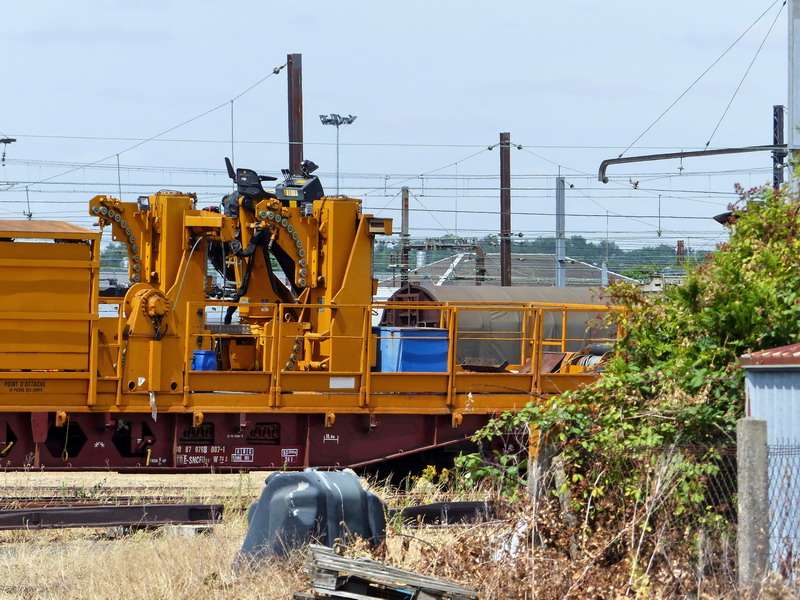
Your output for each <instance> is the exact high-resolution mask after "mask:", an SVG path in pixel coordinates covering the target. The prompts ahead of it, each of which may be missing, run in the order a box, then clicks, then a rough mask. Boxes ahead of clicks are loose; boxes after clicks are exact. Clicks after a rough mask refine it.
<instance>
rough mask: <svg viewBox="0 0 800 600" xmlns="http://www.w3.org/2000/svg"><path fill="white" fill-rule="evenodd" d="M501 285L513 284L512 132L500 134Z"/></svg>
mask: <svg viewBox="0 0 800 600" xmlns="http://www.w3.org/2000/svg"><path fill="white" fill-rule="evenodd" d="M500 285H502V286H510V285H511V134H510V133H508V132H505V133H501V134H500Z"/></svg>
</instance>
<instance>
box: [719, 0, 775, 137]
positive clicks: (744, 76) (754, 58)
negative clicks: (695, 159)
mask: <svg viewBox="0 0 800 600" xmlns="http://www.w3.org/2000/svg"><path fill="white" fill-rule="evenodd" d="M784 6H786V0H784V2H783V4H781V7H780V8H779V9H778V13H777V14H776V15H775V19H773V21H772V25H770V26H769V29H768V30H767V34H766V35H765V36H764V39H763V40H761V44H760V45H759V46H758V50H756V53H755V55H754V56H753V60H751V61H750V64H749V65H747V69H746V70H745V72H744V75H742V79H741V80H740V81H739V85H737V86H736V89H735V90H734V91H733V96H731V99H730V101H729V102H728V106H726V107H725V110H724V111H722V116H721V117H720V118H719V121H717V124H716V126H715V127H714V131H712V132H711V135H710V136H709V138H708V141H707V142H706V148H708V145H709V144H710V143H711V140H712V139H713V138H714V135H715V134H716V133H717V129H719V126H720V124H721V123H722V120H723V119H724V118H725V115H727V114H728V110H729V109H730V107H731V104H733V100H734V98H736V95H737V94H738V93H739V90H740V89H741V88H742V84H743V83H744V80H745V79H746V78H747V75H748V73H750V69H752V68H753V63H755V62H756V59H757V58H758V55H759V54H760V53H761V49H762V48H763V47H764V44H765V43H766V41H767V38H768V37H769V34H770V33H772V29H773V27H775V23H777V22H778V17H780V16H781V13H782V12H783V7H784Z"/></svg>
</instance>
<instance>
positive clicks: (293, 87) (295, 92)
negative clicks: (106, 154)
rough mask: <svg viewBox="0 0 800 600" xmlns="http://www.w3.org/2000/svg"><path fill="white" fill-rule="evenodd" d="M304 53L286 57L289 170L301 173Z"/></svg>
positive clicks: (293, 172)
mask: <svg viewBox="0 0 800 600" xmlns="http://www.w3.org/2000/svg"><path fill="white" fill-rule="evenodd" d="M302 56H303V55H302V54H289V55H287V57H286V65H287V72H286V76H287V78H288V80H289V86H288V87H289V172H290V173H292V174H293V175H299V174H300V163H301V162H303V57H302Z"/></svg>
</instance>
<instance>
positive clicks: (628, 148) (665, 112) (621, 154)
mask: <svg viewBox="0 0 800 600" xmlns="http://www.w3.org/2000/svg"><path fill="white" fill-rule="evenodd" d="M781 1H783V0H775V1H774V2H773V3H772V4H770V5H769V7H767V9H766V10H765V11H764V12H762V13H761V14H760V15H759V16H758V18H757V19H756V20H755V21H753V23H752V24H750V26H749V27H748V28H747V29H745V30H744V31H743V32H742V34H741V35H740V36H739V37H738V38H736V39H735V40H734V42H733V43H732V44H731V45H730V46H728V48H727V49H726V50H725V51H724V52H723V53H722V54H721V55H720V56H719V57H718V58H717V59H716V60H715V61H714V62H713V63H711V64H710V65H709V66H708V67H707V68H706V69H705V71H703V72H702V73H700V75H699V76H698V77H697V79H695V80H694V81H693V82H692V83H691V84H690V85H689V87H687V88H686V89H685V90H683V92H681V94H680V95H679V96H678V97H677V98H675V100H673V101H672V103H671V104H670V105H669V106H667V108H665V109H664V111H663V112H662V113H661V114H660V115H658V117H656V119H655V121H653V122H652V123H650V125H648V126H647V128H646V129H645V130H644V131H643V132H642V133H640V134H639V135H638V136H637V137H636V139H635V140H633V141H632V142H631V143H630V144H629V145H628V147H627V148H625V149H624V150H623V151H622V152H620V154H619V156H618V157H617V158H622V156H623V155H624V154H625V153H626V152H627V151H628V150H630V149H631V148H633V147H634V146H635V145H636V142H638V141H639V140H640V139H642V138H643V137H644V136H645V135H646V134H647V132H648V131H650V130H651V129H652V128H653V127H654V126H655V125H656V123H658V122H659V121H660V120H661V119H662V118H663V117H664V115H666V114H667V113H668V112H669V111H670V110H671V109H672V107H674V106H675V105H676V104H677V103H678V102H680V101H681V99H682V98H683V97H684V96H685V95H686V94H688V93H689V91H691V89H692V88H693V87H694V86H695V85H697V83H699V82H700V80H701V79H703V77H705V76H706V74H707V73H708V72H709V71H710V70H711V69H713V68H714V67H715V66H716V65H717V63H719V61H721V60H722V59H723V58H724V57H725V55H726V54H728V52H730V51H731V50H732V49H733V47H734V46H736V44H738V43H739V42H740V41H741V40H742V38H743V37H744V36H745V35H747V33H748V32H749V31H750V30H751V29H752V28H753V27H755V26H756V25H757V24H758V23H759V21H761V19H763V18H764V16H765V15H766V14H767V13H768V12H769V11H770V10H771V9H772V7H774V6H775V5H776V4H778V2H781Z"/></svg>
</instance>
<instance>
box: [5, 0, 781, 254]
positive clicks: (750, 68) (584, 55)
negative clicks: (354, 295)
mask: <svg viewBox="0 0 800 600" xmlns="http://www.w3.org/2000/svg"><path fill="white" fill-rule="evenodd" d="M0 14H2V25H0V42H1V43H2V52H3V57H4V58H3V61H2V67H0V69H1V70H0V72H2V88H0V89H2V93H1V94H0V134H2V137H13V138H16V140H17V141H16V142H15V143H13V144H9V145H7V146H6V147H5V151H6V155H5V162H4V164H3V165H2V166H0V219H20V218H25V213H27V212H29V211H30V212H31V213H32V214H33V218H45V219H58V220H68V221H71V222H73V223H77V224H80V225H84V226H91V223H92V222H93V219H91V218H90V217H89V215H88V213H87V211H86V206H87V205H88V201H89V199H90V198H91V197H92V196H94V195H95V194H108V195H113V196H120V195H121V196H122V199H123V200H127V201H132V200H133V199H134V198H136V197H137V196H139V195H142V194H152V193H154V192H156V191H158V190H160V189H165V188H166V189H179V190H181V191H185V192H196V193H197V194H198V195H199V197H200V200H201V205H210V204H215V203H218V201H219V199H220V198H221V196H222V195H223V194H224V193H226V192H227V191H228V190H229V189H230V181H229V180H228V179H227V176H226V175H225V171H224V163H223V159H224V157H225V156H231V155H233V158H234V162H235V164H236V165H237V166H239V167H247V168H251V169H254V170H256V171H258V172H259V173H262V174H271V175H279V174H280V170H281V169H282V168H286V167H287V166H288V146H287V139H288V133H287V132H288V126H287V105H286V104H287V103H286V95H287V92H286V87H287V86H286V70H285V69H284V70H282V71H280V72H279V73H278V74H276V75H275V74H273V75H270V74H271V73H272V71H273V69H274V68H275V67H280V66H281V65H284V64H285V63H286V57H287V54H290V53H300V54H302V63H303V97H304V139H305V147H304V155H305V157H306V158H309V159H311V160H313V161H314V162H316V163H317V164H318V165H319V166H320V169H319V171H318V173H317V174H318V175H320V177H321V179H322V181H323V185H324V187H325V189H326V191H327V192H328V193H331V194H332V193H334V192H335V191H336V143H335V140H336V131H335V128H333V127H330V126H323V125H322V124H321V123H320V120H319V115H321V114H329V113H339V114H343V115H347V114H352V115H356V116H357V119H356V121H355V122H354V123H353V124H352V125H347V126H343V127H342V128H341V129H340V146H339V153H340V167H339V170H340V174H339V175H340V193H342V194H346V195H348V196H352V197H356V198H362V199H363V200H364V204H363V207H364V212H368V213H373V214H378V215H380V216H385V217H392V218H394V219H396V225H395V229H396V230H397V231H399V229H400V227H399V220H400V213H399V208H400V196H399V194H400V188H401V187H402V186H403V185H406V186H408V187H409V188H410V192H411V194H412V202H411V209H412V213H411V233H412V235H413V236H414V237H437V236H442V235H446V234H452V235H459V236H465V237H474V236H478V237H482V236H485V235H491V234H494V233H496V232H497V231H498V230H499V178H498V174H499V160H500V159H499V152H498V149H497V148H494V149H492V150H490V149H489V147H491V146H494V145H495V144H497V142H498V140H499V134H500V132H504V131H507V132H509V133H510V134H511V140H512V143H513V144H515V147H514V148H513V149H512V151H511V171H512V188H513V190H512V211H513V215H512V231H513V232H514V234H515V235H518V236H521V238H525V237H528V238H533V237H537V236H544V235H547V236H552V235H553V234H554V228H555V216H554V212H555V191H554V190H555V179H556V177H557V176H559V175H560V176H563V177H564V178H565V180H566V183H567V201H566V205H567V220H566V222H567V235H568V236H569V235H582V236H584V237H587V238H590V239H594V240H602V239H609V240H611V241H615V242H616V243H618V244H619V245H620V246H622V247H623V248H634V247H640V246H647V245H655V244H660V243H665V244H672V245H675V244H676V242H677V240H679V239H683V240H686V242H687V245H688V246H689V247H690V248H694V249H703V248H706V249H711V248H713V247H714V245H715V244H717V243H719V242H720V241H722V240H724V238H725V235H726V233H725V230H724V228H722V227H721V226H719V225H718V224H716V223H715V222H714V221H712V220H711V218H710V217H712V216H713V215H715V214H718V213H721V212H723V211H725V210H726V207H727V205H728V203H729V202H731V201H735V200H736V195H735V193H734V184H735V183H737V182H738V183H740V184H741V185H742V186H744V187H745V188H749V187H753V186H757V185H762V184H764V183H766V182H768V181H770V180H771V177H772V175H771V165H772V159H771V156H770V154H769V153H766V152H762V153H754V154H746V155H738V156H733V157H731V156H728V157H718V158H711V157H709V158H701V159H685V160H684V161H678V160H671V161H663V162H654V163H637V164H629V165H621V166H614V167H611V168H609V172H608V174H609V177H610V182H609V183H608V184H606V185H604V184H602V183H600V182H598V181H597V170H598V167H599V164H600V162H601V161H602V160H603V159H606V158H612V157H616V156H618V155H619V154H620V153H621V152H623V151H625V156H634V155H638V154H650V153H656V152H672V151H679V150H681V149H685V150H692V149H701V148H703V147H704V146H705V145H706V143H707V142H708V143H709V148H722V147H731V146H749V145H762V144H770V143H771V142H772V110H773V108H772V107H773V105H778V104H786V98H787V85H788V84H787V25H786V7H785V6H782V0H778V1H777V2H776V1H774V0H703V2H697V1H696V0H673V1H672V2H668V3H667V2H661V3H651V2H641V0H638V1H633V0H612V1H611V2H603V3H600V2H589V1H582V0H575V1H572V2H563V1H554V0H553V1H551V0H539V1H534V2H532V1H530V0H529V1H517V0H500V1H497V2H493V3H487V2H475V1H472V0H462V1H460V2H456V1H450V0H445V1H440V2H430V1H427V2H424V1H418V0H407V1H404V2H402V3H383V2H363V1H355V0H352V1H347V0H343V1H339V2H335V3H334V2H323V1H318V0H308V1H306V2H303V3H298V2H286V1H284V2H275V1H273V2H268V1H263V0H262V1H255V0H230V1H227V2H213V1H210V0H193V1H190V0H161V1H159V2H154V1H150V0H142V1H139V2H120V1H115V0H102V1H101V0H71V1H70V2H63V1H62V0H32V1H30V2H11V1H10V0H6V1H5V2H4V3H3V9H2V13H0ZM745 32H746V33H745ZM742 34H745V35H744V36H742ZM740 36H742V37H741V39H739V38H740ZM737 39H739V41H738V42H737ZM734 42H736V43H735V44H734ZM732 45H733V47H731V46H732ZM714 63H716V64H714ZM712 65H713V67H712ZM709 67H711V68H710V69H709ZM706 70H708V71H707V73H705V74H704V75H703V73H704V72H705V71H706ZM745 73H747V75H746V77H745ZM701 75H702V77H700V76H701ZM698 78H699V80H698ZM693 82H696V83H695V84H694V85H693V86H692V84H693ZM254 84H257V85H255V86H254ZM253 86H254V87H253ZM690 86H692V87H691V89H689V91H688V92H686V94H685V95H683V97H682V98H681V99H680V100H679V101H678V102H677V103H675V105H674V106H673V107H672V108H670V110H668V111H667V112H666V114H664V115H663V117H661V118H660V120H659V119H658V118H659V116H660V115H662V113H663V112H664V111H665V109H667V108H668V107H669V106H670V105H671V104H672V103H673V102H674V101H675V100H676V99H678V98H679V97H680V96H681V95H682V94H683V93H684V92H685V91H686V90H687V88H690ZM726 107H727V109H726ZM212 109H216V110H212ZM205 113H207V114H205ZM200 115H204V116H200ZM723 115H724V118H723ZM195 117H199V118H195ZM187 121H190V122H188V123H187V124H185V125H182V126H180V127H176V126H178V125H180V124H182V123H186V122H187ZM654 122H655V124H653V123H654ZM651 125H652V127H650V126H651ZM648 127H650V129H649V130H648ZM173 128H174V129H173ZM646 130H647V131H646ZM645 131H646V133H645V134H644V135H642V136H641V137H639V136H640V134H642V133H643V132H645ZM164 132H166V133H164ZM162 133H163V135H160V134H162ZM146 140H150V141H146ZM634 142H635V145H634V146H633V147H632V148H629V149H628V147H629V146H630V145H631V144H632V143H634ZM659 213H660V214H661V218H660V219H659V217H658V215H659Z"/></svg>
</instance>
